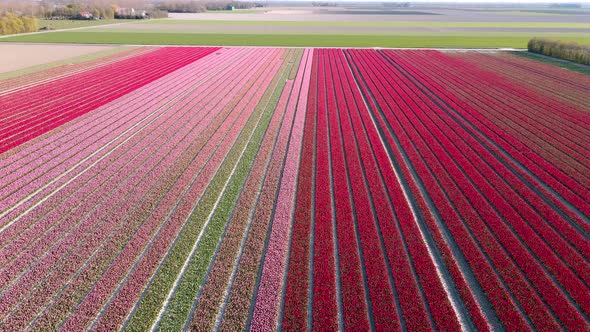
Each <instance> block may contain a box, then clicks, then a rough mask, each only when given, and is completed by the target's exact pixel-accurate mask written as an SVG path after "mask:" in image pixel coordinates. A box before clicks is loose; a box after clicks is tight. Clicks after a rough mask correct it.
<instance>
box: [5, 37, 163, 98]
mask: <svg viewBox="0 0 590 332" xmlns="http://www.w3.org/2000/svg"><path fill="white" fill-rule="evenodd" d="M152 51H154V49H153V48H150V47H141V48H134V49H130V50H124V51H120V52H119V53H116V54H112V55H107V56H103V57H99V58H97V59H93V60H89V61H83V62H80V63H76V64H72V63H68V64H64V65H60V66H57V67H54V68H50V69H45V70H40V71H36V72H33V73H30V74H25V75H21V76H16V77H13V78H7V79H2V80H0V95H4V94H7V93H9V92H13V91H16V90H22V89H26V88H29V87H31V86H34V85H38V84H42V83H44V82H47V81H49V80H55V79H58V78H62V77H65V76H70V75H75V74H79V73H81V72H83V71H87V70H92V69H94V68H98V67H102V66H105V65H109V64H112V63H114V62H117V61H121V60H123V59H127V58H130V57H134V56H137V55H140V54H143V53H147V52H152Z"/></svg>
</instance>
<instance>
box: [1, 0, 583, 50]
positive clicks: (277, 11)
mask: <svg viewBox="0 0 590 332" xmlns="http://www.w3.org/2000/svg"><path fill="white" fill-rule="evenodd" d="M367 6H368V7H367ZM501 9H502V8H495V7H494V8H492V9H490V8H487V9H486V8H479V9H474V8H470V7H469V6H458V7H457V8H447V7H444V6H435V5H427V4H422V5H419V4H417V7H416V8H406V9H403V8H402V9H395V10H394V9H387V8H383V7H382V6H381V5H380V4H372V5H368V4H367V5H365V6H361V7H358V6H354V5H342V6H336V7H327V8H322V7H311V6H303V5H302V6H294V7H275V6H273V5H269V7H265V8H263V9H253V10H239V11H235V12H231V11H219V12H215V11H212V12H207V13H194V14H191V13H171V14H170V18H167V19H153V20H139V21H127V22H125V21H123V20H116V21H117V22H118V24H102V23H110V22H111V21H96V22H100V23H101V24H100V25H97V26H88V27H80V26H78V25H80V23H76V22H75V21H72V22H69V23H66V22H61V21H55V22H59V23H53V24H60V26H61V27H63V28H66V27H68V26H70V27H72V28H74V27H77V28H76V29H75V30H70V31H68V30H61V31H49V32H43V33H36V34H28V35H19V36H10V37H7V38H0V41H2V42H27V43H75V44H126V45H129V44H131V45H204V46H206V45H217V46H271V47H272V46H274V47H278V46H283V47H428V48H431V47H436V48H502V47H508V48H526V45H527V42H528V40H530V39H531V38H533V37H537V38H540V37H543V38H548V39H559V40H562V41H574V42H577V43H580V44H586V45H590V38H589V37H588V35H589V34H590V24H589V23H588V22H590V11H588V10H586V9H580V10H577V11H575V12H568V11H558V10H556V11H550V12H543V11H540V12H537V11H534V10H532V11H514V8H512V11H509V10H506V11H502V10H501ZM533 9H534V8H533ZM236 14H237V15H236ZM50 23H51V22H50ZM62 23H63V26H62ZM44 24H45V23H44ZM83 24H86V23H83Z"/></svg>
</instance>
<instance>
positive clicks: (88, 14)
mask: <svg viewBox="0 0 590 332" xmlns="http://www.w3.org/2000/svg"><path fill="white" fill-rule="evenodd" d="M78 16H80V18H83V19H86V20H91V19H92V18H93V15H92V13H91V12H89V11H86V10H82V11H80V12H79V13H78Z"/></svg>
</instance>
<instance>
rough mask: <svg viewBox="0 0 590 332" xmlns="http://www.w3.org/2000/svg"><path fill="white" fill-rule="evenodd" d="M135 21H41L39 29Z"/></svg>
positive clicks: (59, 28)
mask: <svg viewBox="0 0 590 332" xmlns="http://www.w3.org/2000/svg"><path fill="white" fill-rule="evenodd" d="M134 21H136V20H39V28H42V27H48V28H51V29H53V30H61V29H74V28H85V27H92V26H97V25H106V24H115V23H125V22H134Z"/></svg>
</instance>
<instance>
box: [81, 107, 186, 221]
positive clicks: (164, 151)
mask: <svg viewBox="0 0 590 332" xmlns="http://www.w3.org/2000/svg"><path fill="white" fill-rule="evenodd" d="M172 111H173V110H172ZM189 111H190V109H189ZM170 114H172V115H174V112H171V113H170ZM188 114H189V115H190V114H191V113H190V112H188ZM163 123H166V121H164V122H163ZM123 151H125V150H123ZM162 151H163V152H162V153H164V154H167V153H168V152H167V150H166V149H162ZM148 157H149V155H148ZM171 160H174V156H172V159H171ZM160 168H162V167H161V166H160ZM164 169H165V168H162V171H159V172H156V174H163V170H164ZM147 170H149V169H145V171H147ZM139 193H142V194H143V192H141V191H139ZM98 211H100V212H101V213H104V212H107V211H108V210H98ZM82 213H87V212H84V211H83V212H82ZM90 220H93V219H92V218H91V219H90Z"/></svg>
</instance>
